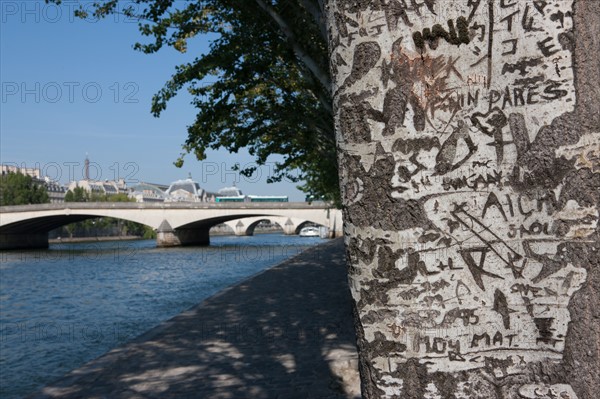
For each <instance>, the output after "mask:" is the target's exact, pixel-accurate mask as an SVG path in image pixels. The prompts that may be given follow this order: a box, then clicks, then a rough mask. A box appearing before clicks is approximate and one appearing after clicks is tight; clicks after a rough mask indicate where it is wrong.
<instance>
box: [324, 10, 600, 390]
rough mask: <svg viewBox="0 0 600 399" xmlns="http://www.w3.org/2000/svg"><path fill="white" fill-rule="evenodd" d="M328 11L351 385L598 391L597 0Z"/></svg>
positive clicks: (599, 163)
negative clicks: (351, 304)
mask: <svg viewBox="0 0 600 399" xmlns="http://www.w3.org/2000/svg"><path fill="white" fill-rule="evenodd" d="M326 10H327V21H328V32H329V44H330V52H331V69H332V80H333V90H332V92H333V93H334V112H335V122H336V132H337V140H338V148H339V163H340V173H341V183H342V184H341V187H342V199H343V203H344V219H345V226H344V231H345V237H346V244H347V249H348V255H349V259H350V265H349V278H350V282H351V284H350V285H351V290H352V295H353V298H354V300H355V303H356V327H357V336H358V340H359V342H358V344H359V351H360V356H361V375H362V383H363V395H364V396H365V397H373V398H374V397H390V398H391V397H398V398H482V399H483V398H486V399H487V398H492V399H494V398H496V399H500V398H511V399H512V398H538V399H539V398H550V397H559V398H579V399H584V398H590V399H591V398H595V397H596V396H595V395H596V393H597V392H599V391H600V382H599V379H598V378H597V376H598V375H600V360H599V357H600V355H599V353H600V327H599V326H598V322H597V320H598V317H600V310H599V309H600V299H599V296H598V295H599V294H598V290H599V288H600V268H599V266H600V260H599V253H598V252H599V250H600V240H599V237H600V234H599V227H598V224H599V223H598V218H599V216H600V214H599V205H600V108H599V105H598V104H599V99H600V92H599V88H598V87H599V85H598V82H599V81H600V72H599V68H598V65H599V64H600V56H599V52H598V51H597V49H598V48H600V43H599V39H598V37H599V36H600V32H599V25H600V21H599V18H600V17H599V16H600V2H596V1H584V0H579V1H573V0H544V1H529V0H453V1H442V0H388V1H385V2H384V1H363V0H354V1H350V0H330V1H329V2H328V4H327V6H326ZM594 46H595V47H594ZM594 48H595V49H596V50H592V49H594ZM553 395H554V396H553Z"/></svg>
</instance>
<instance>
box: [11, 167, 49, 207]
mask: <svg viewBox="0 0 600 399" xmlns="http://www.w3.org/2000/svg"><path fill="white" fill-rule="evenodd" d="M46 202H50V198H49V196H48V190H46V187H45V186H44V185H43V184H42V183H39V182H37V181H35V180H34V179H33V178H32V177H31V176H27V175H24V174H22V173H7V174H5V175H2V176H1V177H0V205H1V206H7V205H28V204H44V203H46Z"/></svg>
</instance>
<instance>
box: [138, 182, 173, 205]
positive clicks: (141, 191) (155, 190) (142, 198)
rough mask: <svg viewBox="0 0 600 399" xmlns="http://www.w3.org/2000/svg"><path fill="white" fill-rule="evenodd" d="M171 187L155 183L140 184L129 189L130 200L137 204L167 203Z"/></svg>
mask: <svg viewBox="0 0 600 399" xmlns="http://www.w3.org/2000/svg"><path fill="white" fill-rule="evenodd" d="M168 188H169V186H165V185H162V184H153V183H143V182H142V183H139V184H137V185H135V186H133V187H131V188H130V189H129V198H133V199H135V201H136V202H165V200H166V198H167V193H166V191H167V190H168Z"/></svg>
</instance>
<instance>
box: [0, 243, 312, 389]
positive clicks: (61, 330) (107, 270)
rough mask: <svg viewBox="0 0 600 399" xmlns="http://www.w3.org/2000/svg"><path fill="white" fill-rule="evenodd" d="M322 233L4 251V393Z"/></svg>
mask: <svg viewBox="0 0 600 399" xmlns="http://www.w3.org/2000/svg"><path fill="white" fill-rule="evenodd" d="M322 241H323V240H321V239H319V238H307V237H298V236H284V235H279V234H260V235H256V236H252V237H233V236H217V237H211V245H210V246H209V247H196V248H168V249H163V248H156V246H155V241H154V240H144V241H125V242H124V241H120V242H117V241H112V242H101V243H80V244H53V245H51V246H50V248H49V249H48V250H43V251H20V252H11V251H6V252H0V397H1V398H6V399H9V398H19V397H22V396H24V395H27V394H29V393H31V392H33V391H35V390H36V389H39V388H40V387H42V386H44V385H46V384H48V383H50V382H52V381H54V380H56V379H57V378H59V377H61V376H62V375H64V374H65V373H67V372H68V371H70V370H72V369H74V368H76V367H79V366H81V365H82V364H84V363H85V362H87V361H89V360H92V359H94V358H96V357H98V356H100V355H102V354H103V353H105V352H107V351H108V350H110V349H111V348H114V347H116V346H118V345H122V344H124V343H125V342H127V341H129V340H131V339H132V338H135V337H136V336H138V335H140V334H142V333H143V332H145V331H147V330H149V329H150V328H152V327H154V326H156V325H158V324H159V323H160V322H161V321H164V320H167V319H169V318H171V317H173V316H175V315H176V314H178V313H180V312H181V311H183V310H185V309H188V308H190V307H191V306H193V305H195V304H197V303H198V302H200V301H202V300H203V299H205V298H207V297H209V296H211V295H213V294H215V293H216V292H218V291H220V290H222V289H223V288H225V287H227V286H230V285H232V284H235V283H237V282H240V281H242V280H244V279H246V278H248V277H249V276H251V275H253V274H256V273H258V272H260V271H262V270H264V269H266V268H268V267H270V266H273V265H275V264H277V263H279V262H281V261H282V260H284V259H286V258H289V257H291V256H293V255H295V254H297V253H299V252H301V251H302V250H304V249H307V248H308V247H310V246H313V245H315V244H318V243H320V242H322Z"/></svg>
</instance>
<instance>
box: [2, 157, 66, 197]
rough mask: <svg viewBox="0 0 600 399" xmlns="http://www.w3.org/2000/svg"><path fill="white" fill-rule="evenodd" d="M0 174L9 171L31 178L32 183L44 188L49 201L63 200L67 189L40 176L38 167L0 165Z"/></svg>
mask: <svg viewBox="0 0 600 399" xmlns="http://www.w3.org/2000/svg"><path fill="white" fill-rule="evenodd" d="M0 170H1V173H2V176H4V175H7V174H9V173H21V174H23V175H25V176H30V177H31V178H33V181H34V183H37V184H38V185H40V186H43V187H45V188H46V191H47V192H48V197H49V199H50V202H51V203H61V202H65V194H66V192H67V189H66V188H65V187H64V186H63V185H62V184H60V183H59V182H57V181H54V180H52V179H50V178H49V177H47V176H42V172H41V170H40V168H26V167H20V166H17V165H14V164H13V165H4V164H3V165H0Z"/></svg>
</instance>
